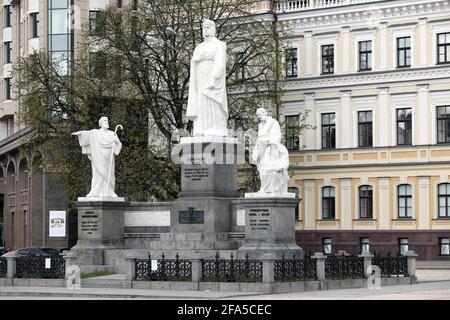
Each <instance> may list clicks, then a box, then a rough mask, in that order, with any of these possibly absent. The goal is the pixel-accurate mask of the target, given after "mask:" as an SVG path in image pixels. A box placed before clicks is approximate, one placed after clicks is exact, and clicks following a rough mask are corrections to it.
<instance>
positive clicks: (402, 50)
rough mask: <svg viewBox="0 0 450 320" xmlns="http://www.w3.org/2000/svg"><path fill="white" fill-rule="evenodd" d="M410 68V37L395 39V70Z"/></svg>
mask: <svg viewBox="0 0 450 320" xmlns="http://www.w3.org/2000/svg"><path fill="white" fill-rule="evenodd" d="M409 67H411V37H399V38H397V68H409Z"/></svg>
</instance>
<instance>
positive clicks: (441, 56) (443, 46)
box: [437, 32, 450, 64]
mask: <svg viewBox="0 0 450 320" xmlns="http://www.w3.org/2000/svg"><path fill="white" fill-rule="evenodd" d="M437 54H438V55H437V63H438V64H442V63H450V32H446V33H439V34H438V35H437Z"/></svg>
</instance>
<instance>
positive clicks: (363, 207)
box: [359, 186, 373, 219]
mask: <svg viewBox="0 0 450 320" xmlns="http://www.w3.org/2000/svg"><path fill="white" fill-rule="evenodd" d="M359 217H360V219H372V218H373V189H372V187H371V186H361V187H359Z"/></svg>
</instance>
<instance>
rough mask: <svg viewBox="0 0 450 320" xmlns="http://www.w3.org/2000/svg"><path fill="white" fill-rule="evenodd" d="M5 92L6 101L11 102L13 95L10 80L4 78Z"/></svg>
mask: <svg viewBox="0 0 450 320" xmlns="http://www.w3.org/2000/svg"><path fill="white" fill-rule="evenodd" d="M5 91H6V93H5V98H6V100H11V99H12V95H13V90H12V81H11V78H5Z"/></svg>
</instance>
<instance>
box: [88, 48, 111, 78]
mask: <svg viewBox="0 0 450 320" xmlns="http://www.w3.org/2000/svg"><path fill="white" fill-rule="evenodd" d="M106 59H107V57H106V54H105V53H102V52H91V53H89V69H90V72H91V77H93V78H105V77H106Z"/></svg>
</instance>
